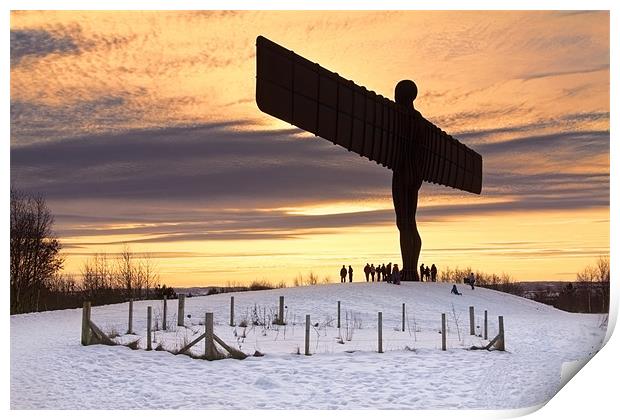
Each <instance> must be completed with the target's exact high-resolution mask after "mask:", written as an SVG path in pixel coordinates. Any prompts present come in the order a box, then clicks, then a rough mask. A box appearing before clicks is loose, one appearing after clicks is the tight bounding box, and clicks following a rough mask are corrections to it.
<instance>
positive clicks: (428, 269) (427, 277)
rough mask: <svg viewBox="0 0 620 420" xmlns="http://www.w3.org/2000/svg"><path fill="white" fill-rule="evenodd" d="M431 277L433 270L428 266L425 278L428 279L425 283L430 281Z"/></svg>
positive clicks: (425, 270)
mask: <svg viewBox="0 0 620 420" xmlns="http://www.w3.org/2000/svg"><path fill="white" fill-rule="evenodd" d="M430 277H431V269H430V268H429V267H428V266H426V268H425V269H424V278H425V279H426V280H425V281H428V280H429V279H430Z"/></svg>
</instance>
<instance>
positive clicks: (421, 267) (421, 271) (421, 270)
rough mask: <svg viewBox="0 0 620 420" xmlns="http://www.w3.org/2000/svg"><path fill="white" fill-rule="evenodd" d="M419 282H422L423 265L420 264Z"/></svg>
mask: <svg viewBox="0 0 620 420" xmlns="http://www.w3.org/2000/svg"><path fill="white" fill-rule="evenodd" d="M420 281H424V264H420Z"/></svg>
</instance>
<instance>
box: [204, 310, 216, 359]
mask: <svg viewBox="0 0 620 420" xmlns="http://www.w3.org/2000/svg"><path fill="white" fill-rule="evenodd" d="M205 358H207V359H208V360H212V359H214V358H215V344H214V343H213V312H207V313H205Z"/></svg>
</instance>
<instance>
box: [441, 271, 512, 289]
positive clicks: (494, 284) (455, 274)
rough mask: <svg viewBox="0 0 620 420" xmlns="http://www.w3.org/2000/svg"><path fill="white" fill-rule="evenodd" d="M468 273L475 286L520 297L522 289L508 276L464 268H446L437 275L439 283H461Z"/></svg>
mask: <svg viewBox="0 0 620 420" xmlns="http://www.w3.org/2000/svg"><path fill="white" fill-rule="evenodd" d="M470 273H474V279H475V280H476V281H475V283H474V284H475V286H481V287H486V288H487V289H493V290H498V291H500V292H504V293H510V294H513V295H517V296H521V295H522V293H523V288H522V287H521V285H520V284H519V283H518V282H517V281H515V279H513V278H512V276H510V275H509V274H505V273H502V274H499V275H498V274H495V273H491V274H487V273H484V272H482V271H478V270H476V271H474V270H472V269H471V267H466V268H462V269H461V268H458V267H456V268H454V269H452V268H450V267H446V268H445V270H442V271H441V272H440V273H439V276H438V277H439V281H442V282H446V283H463V280H464V279H465V278H466V277H468V276H469V274H470Z"/></svg>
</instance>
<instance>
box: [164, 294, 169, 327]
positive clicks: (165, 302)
mask: <svg viewBox="0 0 620 420" xmlns="http://www.w3.org/2000/svg"><path fill="white" fill-rule="evenodd" d="M167 319H168V300H167V299H166V295H164V325H163V330H164V331H166V322H167Z"/></svg>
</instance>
